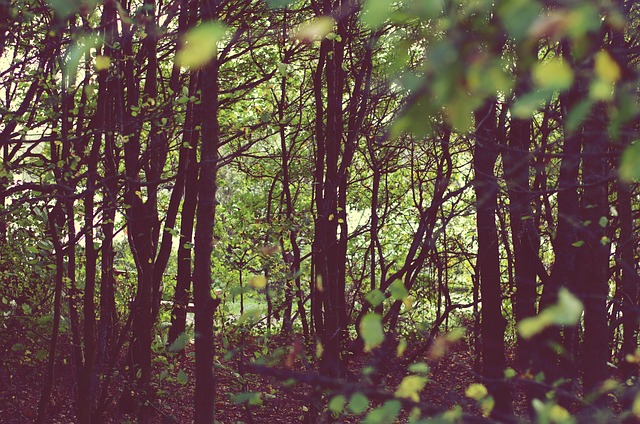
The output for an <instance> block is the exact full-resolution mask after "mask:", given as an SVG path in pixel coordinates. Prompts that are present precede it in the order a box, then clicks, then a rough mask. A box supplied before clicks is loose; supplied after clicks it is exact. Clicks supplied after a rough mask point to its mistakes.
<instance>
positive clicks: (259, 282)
mask: <svg viewBox="0 0 640 424" xmlns="http://www.w3.org/2000/svg"><path fill="white" fill-rule="evenodd" d="M249 284H251V287H253V288H256V289H263V288H265V287H266V286H267V279H266V278H265V276H264V275H254V276H253V277H251V280H249Z"/></svg>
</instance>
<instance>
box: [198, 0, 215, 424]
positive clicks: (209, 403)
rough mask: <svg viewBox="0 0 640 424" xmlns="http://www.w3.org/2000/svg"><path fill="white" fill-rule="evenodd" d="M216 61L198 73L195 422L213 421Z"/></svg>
mask: <svg viewBox="0 0 640 424" xmlns="http://www.w3.org/2000/svg"><path fill="white" fill-rule="evenodd" d="M217 13H218V1H217V0H204V1H203V2H202V3H201V5H200V15H201V17H202V20H203V21H209V20H214V19H216V18H217ZM218 66H219V64H218V61H217V58H216V57H214V58H213V59H212V60H211V61H210V62H209V63H208V64H207V65H206V66H205V67H204V68H203V69H202V71H201V74H200V77H201V81H200V88H201V90H202V91H201V102H202V103H201V107H202V111H203V112H206V114H207V117H208V118H207V119H203V121H202V149H201V155H200V157H201V160H200V179H199V181H198V209H197V215H196V221H197V222H196V231H195V257H194V272H193V298H194V299H193V300H194V306H195V332H196V338H195V352H196V367H195V373H196V388H195V394H194V403H195V405H194V406H195V408H194V422H195V423H196V424H213V423H214V422H215V396H216V379H215V371H214V368H213V355H214V352H215V346H214V343H213V317H214V313H215V309H216V306H217V303H216V302H214V300H213V299H212V297H211V253H212V251H213V224H214V219H215V205H216V191H217V181H216V180H217V171H218V146H219V142H220V126H219V124H218V105H219V104H218V92H219V85H218V84H219V83H218Z"/></svg>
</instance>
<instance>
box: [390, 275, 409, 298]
mask: <svg viewBox="0 0 640 424" xmlns="http://www.w3.org/2000/svg"><path fill="white" fill-rule="evenodd" d="M389 291H390V292H391V297H392V298H394V299H396V300H402V299H404V298H405V297H407V295H408V294H409V292H408V291H407V289H406V288H405V286H404V283H403V282H402V281H401V280H396V281H394V282H393V284H391V286H389Z"/></svg>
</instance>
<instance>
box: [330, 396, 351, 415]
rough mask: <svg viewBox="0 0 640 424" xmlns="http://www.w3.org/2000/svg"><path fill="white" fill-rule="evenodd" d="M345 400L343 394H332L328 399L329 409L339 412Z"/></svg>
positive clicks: (342, 408)
mask: <svg viewBox="0 0 640 424" xmlns="http://www.w3.org/2000/svg"><path fill="white" fill-rule="evenodd" d="M346 402H347V399H346V398H345V397H344V396H343V395H338V396H334V397H332V398H331V400H330V401H329V410H330V411H331V412H337V413H340V412H342V411H343V410H344V404H345V403H346Z"/></svg>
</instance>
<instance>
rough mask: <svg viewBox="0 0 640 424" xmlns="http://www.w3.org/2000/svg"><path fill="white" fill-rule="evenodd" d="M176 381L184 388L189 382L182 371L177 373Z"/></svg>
mask: <svg viewBox="0 0 640 424" xmlns="http://www.w3.org/2000/svg"><path fill="white" fill-rule="evenodd" d="M176 380H177V381H178V383H180V384H182V385H183V386H184V385H185V384H187V381H189V376H187V374H186V373H185V372H184V371H182V370H180V371H178V375H177V376H176Z"/></svg>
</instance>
